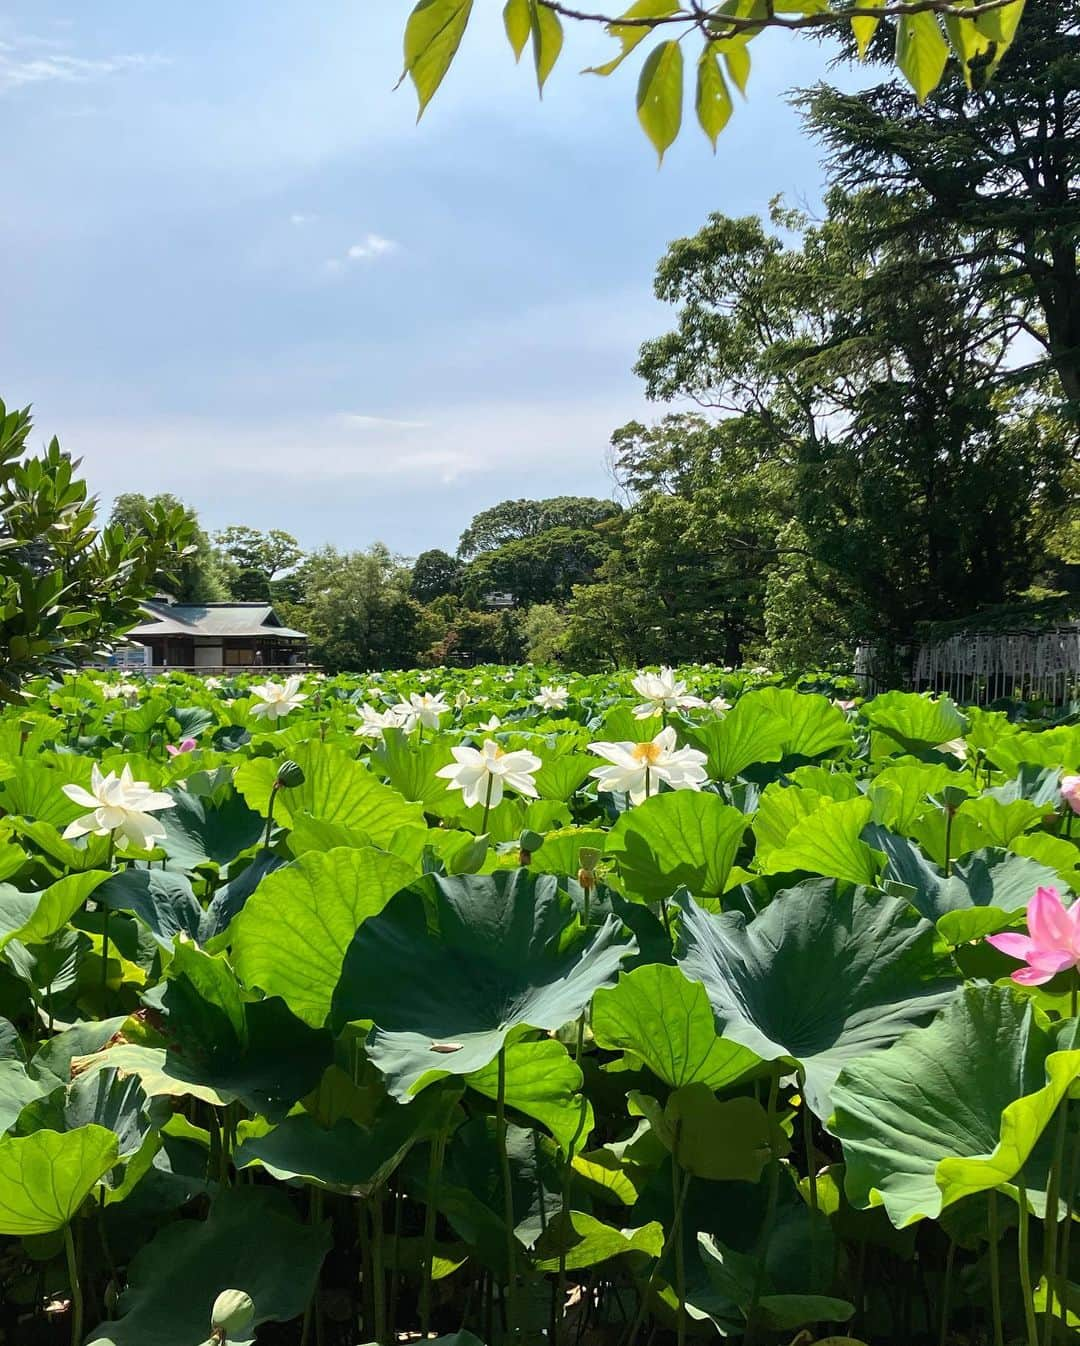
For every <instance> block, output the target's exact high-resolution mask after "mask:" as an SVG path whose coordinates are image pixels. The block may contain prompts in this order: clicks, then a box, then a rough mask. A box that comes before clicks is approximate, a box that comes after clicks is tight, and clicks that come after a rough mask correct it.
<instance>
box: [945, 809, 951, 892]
mask: <svg viewBox="0 0 1080 1346" xmlns="http://www.w3.org/2000/svg"><path fill="white" fill-rule="evenodd" d="M952 826H953V811H952V809H951V808H950V807H948V806H946V808H945V877H946V878H948V877H949V875H950V874H951V873H952Z"/></svg>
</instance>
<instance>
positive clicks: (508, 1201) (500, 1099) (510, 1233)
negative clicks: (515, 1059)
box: [495, 1043, 518, 1341]
mask: <svg viewBox="0 0 1080 1346" xmlns="http://www.w3.org/2000/svg"><path fill="white" fill-rule="evenodd" d="M495 1140H496V1145H497V1147H498V1151H499V1162H500V1165H501V1167H502V1185H503V1220H504V1221H505V1223H506V1274H507V1281H506V1310H507V1319H508V1321H507V1324H506V1335H507V1339H508V1340H510V1341H512V1340H513V1339H514V1337H515V1336H516V1334H517V1327H518V1315H517V1274H516V1266H517V1238H516V1237H515V1235H514V1189H513V1187H512V1186H511V1178H510V1152H509V1150H507V1148H506V1044H505V1043H503V1045H502V1046H501V1047H500V1048H499V1082H498V1093H497V1094H496V1097H495Z"/></svg>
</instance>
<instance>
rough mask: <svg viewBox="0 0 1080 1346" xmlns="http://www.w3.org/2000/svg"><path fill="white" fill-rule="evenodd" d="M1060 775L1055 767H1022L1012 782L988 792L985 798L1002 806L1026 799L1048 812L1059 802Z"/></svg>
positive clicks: (1058, 769) (1059, 771)
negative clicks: (995, 800)
mask: <svg viewBox="0 0 1080 1346" xmlns="http://www.w3.org/2000/svg"><path fill="white" fill-rule="evenodd" d="M1061 775H1062V773H1061V770H1060V768H1058V767H1056V766H1022V767H1021V768H1020V770H1019V771H1018V772H1017V773H1016V775H1015V776H1014V777H1013V779H1012V780H1009V781H1006V782H1005V784H1004V785H997V786H995V787H994V789H992V790H988V791H987V792H986V797H987V798H988V799H997V800H999V801H1000V802H1001V803H1002V804H1011V803H1013V801H1014V800H1017V799H1026V800H1027V801H1028V802H1029V803H1031V804H1038V805H1040V807H1042V808H1044V809H1046V810H1047V811H1049V810H1050V809H1054V808H1056V807H1057V806H1058V804H1059V803H1060V802H1061Z"/></svg>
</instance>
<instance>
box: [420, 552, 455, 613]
mask: <svg viewBox="0 0 1080 1346" xmlns="http://www.w3.org/2000/svg"><path fill="white" fill-rule="evenodd" d="M464 573H465V567H464V566H463V565H462V564H461V562H460V561H459V560H457V559H456V557H453V556H450V555H449V554H448V553H447V552H444V551H440V550H439V549H438V548H437V547H435V548H432V549H431V550H429V551H423V552H421V553H420V555H419V556H418V557H417V558H416V560H415V561H414V562H413V568H412V578H411V579H410V581H409V592H410V593H411V594H412V596H413V597H414V598H415V599H416V600H417V601H418V602H420V603H430V602H431V600H432V599H433V598H442V597H444V596H445V595H446V594H456V593H460V591H461V583H462V579H463V576H464Z"/></svg>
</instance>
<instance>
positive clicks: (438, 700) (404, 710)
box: [391, 692, 450, 734]
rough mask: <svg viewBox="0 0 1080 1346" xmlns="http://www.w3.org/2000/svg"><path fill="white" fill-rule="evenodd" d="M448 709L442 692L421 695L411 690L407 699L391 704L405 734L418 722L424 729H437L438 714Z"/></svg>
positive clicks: (409, 732) (443, 713) (442, 713)
mask: <svg viewBox="0 0 1080 1346" xmlns="http://www.w3.org/2000/svg"><path fill="white" fill-rule="evenodd" d="M449 709H450V707H449V706H448V705H447V704H446V702H445V701H444V700H443V694H442V692H435V693H434V694H432V693H431V692H424V693H423V695H420V694H419V693H417V692H412V693H411V694H410V696H409V699H408V701H399V702H398V703H397V705H396V706H391V710H393V711H394V712H395V714H396V715H397V716H398V717H399V718H400V720H401V727H402V728H403V729H404V730H405V732H406V733H407V734H411V733H412V731H413V730H414V729H415V728H416V726H417V724H418V723H419V724H422V725H423V726H424V728H425V729H438V727H439V716H440V715H445V714H446V713H447V711H448V710H449Z"/></svg>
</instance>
